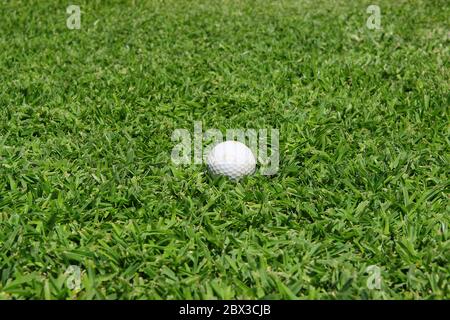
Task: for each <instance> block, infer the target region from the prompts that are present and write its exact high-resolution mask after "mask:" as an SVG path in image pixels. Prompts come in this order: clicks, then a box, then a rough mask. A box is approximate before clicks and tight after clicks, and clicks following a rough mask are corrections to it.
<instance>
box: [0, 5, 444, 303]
mask: <svg viewBox="0 0 450 320" xmlns="http://www.w3.org/2000/svg"><path fill="white" fill-rule="evenodd" d="M74 3H75V4H79V5H80V6H81V10H82V16H81V18H82V21H81V30H69V29H67V27H66V18H67V17H68V15H67V14H66V6H67V2H66V1H41V0H40V1H29V0H27V1H25V0H23V1H19V0H15V1H2V2H1V4H0V11H1V12H2V15H1V19H0V47H1V48H2V49H1V51H0V298H3V299H11V298H19V299H22V298H45V299H143V298H147V299H182V298H189V299H190V298H194V299H204V298H218V299H229V298H249V299H258V298H266V299H291V298H301V299H315V298H324V299H371V298H379V299H387V298H390V299H450V263H449V261H450V232H449V223H450V203H449V193H450V192H449V191H450V184H449V180H450V164H449V160H450V141H449V133H450V127H449V119H450V117H449V105H450V95H449V82H450V74H449V64H450V63H449V51H450V50H449V43H450V40H449V37H450V35H449V33H448V32H449V22H448V16H449V14H450V5H449V2H448V1H445V0H434V1H431V0H417V1H387V0H380V1H377V3H373V1H323V0H322V1H317V0H308V1H294V0H285V1H263V0H258V1H238V0H228V1H225V0H224V1H207V0H202V1H187V0H172V1H94V0H90V1H74ZM370 4H378V5H379V6H380V8H381V13H382V20H381V23H382V28H383V29H382V30H369V29H367V28H366V20H367V18H368V17H369V14H367V13H366V8H367V6H368V5H370ZM194 121H203V126H204V128H219V129H221V130H226V129H227V128H256V129H258V128H277V129H279V130H280V170H279V172H278V174H277V175H275V176H273V177H266V176H261V175H255V176H251V177H249V178H246V179H244V180H243V181H241V182H239V183H233V182H230V181H228V180H226V179H219V180H213V179H212V178H211V177H209V176H208V175H207V174H206V172H205V168H204V166H185V167H176V166H174V165H173V164H172V163H171V161H170V152H171V149H172V147H173V146H174V143H173V142H172V141H171V134H172V132H173V130H174V129H176V128H187V129H189V130H191V131H192V129H193V122H194ZM71 265H74V266H78V267H80V269H81V276H82V279H81V289H80V290H71V289H69V288H68V286H67V285H66V282H67V281H66V280H67V279H66V278H67V277H68V275H67V274H66V273H65V271H66V270H67V268H68V267H69V266H71ZM371 265H375V266H378V267H379V268H381V275H382V288H381V290H372V289H369V288H368V287H367V285H366V282H367V280H368V278H369V276H370V274H369V273H367V272H366V268H367V267H368V266H371Z"/></svg>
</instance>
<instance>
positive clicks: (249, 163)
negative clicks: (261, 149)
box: [207, 141, 256, 180]
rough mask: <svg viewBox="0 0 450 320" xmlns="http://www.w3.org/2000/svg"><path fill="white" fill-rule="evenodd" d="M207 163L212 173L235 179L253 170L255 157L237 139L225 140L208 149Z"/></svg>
mask: <svg viewBox="0 0 450 320" xmlns="http://www.w3.org/2000/svg"><path fill="white" fill-rule="evenodd" d="M207 165H208V169H209V170H210V171H211V172H212V173H213V174H217V175H224V176H227V177H229V178H231V179H233V180H237V179H239V178H241V177H243V176H245V175H248V174H252V173H253V172H254V171H255V168H256V159H255V156H254V155H253V153H252V151H251V150H250V148H248V147H247V146H246V145H245V144H243V143H241V142H238V141H225V142H222V143H219V144H218V145H216V146H215V147H214V148H213V149H212V150H211V151H210V153H209V154H208V157H207Z"/></svg>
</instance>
